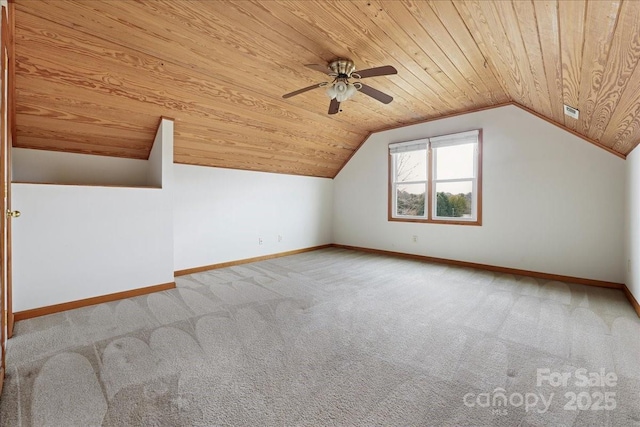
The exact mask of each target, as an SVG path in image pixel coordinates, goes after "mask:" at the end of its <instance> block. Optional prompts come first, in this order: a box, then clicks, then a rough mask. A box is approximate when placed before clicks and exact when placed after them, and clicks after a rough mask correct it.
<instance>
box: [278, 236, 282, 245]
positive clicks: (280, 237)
mask: <svg viewBox="0 0 640 427" xmlns="http://www.w3.org/2000/svg"><path fill="white" fill-rule="evenodd" d="M280 242H282V235H281V234H278V243H280Z"/></svg>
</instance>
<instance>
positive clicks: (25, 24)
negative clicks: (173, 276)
mask: <svg viewBox="0 0 640 427" xmlns="http://www.w3.org/2000/svg"><path fill="white" fill-rule="evenodd" d="M15 11H16V12H15V22H16V29H15V42H16V80H15V81H16V114H17V117H16V126H17V129H16V140H15V146H16V147H25V148H39V149H47V150H63V151H70V152H78V153H91V154H100V155H108V156H121V157H130V158H141V159H142V158H146V157H147V156H148V154H149V151H150V148H151V144H152V141H153V136H154V133H155V129H156V126H157V124H158V120H159V117H160V116H169V117H173V118H175V119H176V125H175V129H176V135H175V162H177V163H185V164H197V165H207V166H218V167H227V168H238V169H251V170H261V171H270V172H281V173H291V174H299V175H312V176H320V177H333V176H335V174H336V173H337V172H338V170H339V169H340V168H341V166H342V165H343V164H344V163H345V162H346V161H347V160H348V158H349V156H350V155H351V154H352V152H353V151H354V150H355V148H356V147H357V146H358V145H359V144H360V143H361V142H362V141H363V140H364V139H365V138H366V136H367V135H368V134H369V133H370V132H374V131H378V130H381V129H385V128H389V127H392V126H398V125H403V124H409V123H414V122H417V121H421V120H425V119H428V118H434V117H438V116H443V115H448V114H452V113H456V112H463V111H470V110H473V109H476V108H481V107H487V106H492V105H499V104H503V103H505V102H515V103H518V104H520V105H522V106H524V107H527V108H529V109H531V110H533V111H534V112H536V113H538V114H539V115H542V116H544V117H546V118H548V119H550V120H552V121H554V122H556V123H558V124H560V125H563V126H566V127H568V128H569V129H571V130H574V131H575V132H577V133H579V134H580V135H583V136H585V137H587V138H588V139H591V140H592V141H596V142H598V143H600V144H602V145H603V146H605V147H609V148H611V149H612V150H614V151H615V152H617V153H620V154H621V155H625V154H627V153H629V152H630V151H631V150H632V149H633V148H634V147H635V145H636V144H638V142H640V67H637V64H638V60H639V59H640V1H635V0H620V1H589V2H587V1H580V0H573V1H535V2H534V1H517V2H508V1H500V0H496V1H485V0H478V1H464V2H463V1H443V0H440V1H434V2H427V1H419V0H415V1H412V0H405V1H399V0H392V1H379V0H354V1H340V2H331V1H298V0H292V1H275V0H267V1H186V0H177V1H176V0H162V1H161V0H148V1H133V0H131V1H91V0H76V1H72V0H49V1H30V0H16V1H15ZM336 57H347V58H351V59H352V60H353V61H355V63H356V66H357V68H358V69H364V68H369V67H375V66H381V65H387V64H389V65H393V66H394V67H395V68H397V70H398V74H397V75H392V76H389V77H376V78H371V79H369V80H368V81H367V83H369V84H370V85H371V86H374V87H375V88H378V89H380V90H383V91H385V92H387V93H389V94H390V95H392V96H393V97H394V98H395V99H394V101H393V102H392V103H391V104H389V105H383V104H381V103H379V102H377V101H375V100H373V99H371V98H369V97H367V96H365V95H363V94H356V96H355V97H354V99H353V100H351V101H348V102H346V103H344V104H343V111H342V112H341V113H339V114H337V115H333V116H329V115H327V108H328V99H327V98H326V95H325V94H324V91H323V90H322V89H317V90H314V91H311V92H307V93H305V94H302V95H299V96H296V97H293V98H290V99H286V100H285V99H282V97H281V96H282V95H283V94H284V93H287V92H290V91H293V90H295V89H298V88H301V87H304V86H308V85H311V84H314V83H318V82H322V81H327V78H325V76H323V75H322V74H320V73H318V72H317V71H313V70H311V69H308V68H305V67H304V64H309V63H327V62H328V61H330V60H332V59H334V58H336ZM563 103H566V104H569V105H571V106H573V107H576V108H578V109H579V110H580V118H579V120H574V119H571V118H569V117H567V116H565V115H564V114H563V111H562V104H563Z"/></svg>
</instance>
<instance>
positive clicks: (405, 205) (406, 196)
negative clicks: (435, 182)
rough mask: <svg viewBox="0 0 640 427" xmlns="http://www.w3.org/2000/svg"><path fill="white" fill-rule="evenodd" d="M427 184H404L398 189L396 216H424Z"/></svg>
mask: <svg viewBox="0 0 640 427" xmlns="http://www.w3.org/2000/svg"><path fill="white" fill-rule="evenodd" d="M426 190H427V185H426V184H404V185H398V186H397V188H396V215H402V216H424V206H425V204H424V202H425V199H426V197H425V195H426Z"/></svg>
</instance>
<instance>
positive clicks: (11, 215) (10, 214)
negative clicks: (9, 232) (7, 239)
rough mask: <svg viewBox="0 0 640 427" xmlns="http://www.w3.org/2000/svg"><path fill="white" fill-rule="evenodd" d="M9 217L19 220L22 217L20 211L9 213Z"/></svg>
mask: <svg viewBox="0 0 640 427" xmlns="http://www.w3.org/2000/svg"><path fill="white" fill-rule="evenodd" d="M7 216H10V217H12V218H18V217H19V216H20V211H7Z"/></svg>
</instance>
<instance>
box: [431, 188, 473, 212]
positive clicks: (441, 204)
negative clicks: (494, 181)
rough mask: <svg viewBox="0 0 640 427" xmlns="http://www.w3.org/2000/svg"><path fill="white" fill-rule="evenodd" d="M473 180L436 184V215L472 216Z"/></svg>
mask: <svg viewBox="0 0 640 427" xmlns="http://www.w3.org/2000/svg"><path fill="white" fill-rule="evenodd" d="M472 192H473V182H472V181H462V182H441V183H437V184H436V200H435V205H436V216H437V217H448V218H462V219H464V218H469V219H470V218H471V212H472V210H471V207H472V203H473V194H472Z"/></svg>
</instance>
